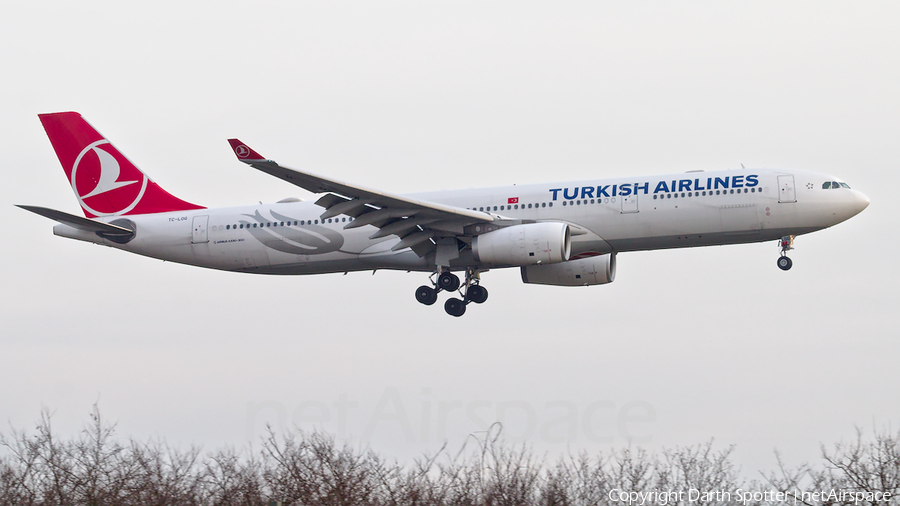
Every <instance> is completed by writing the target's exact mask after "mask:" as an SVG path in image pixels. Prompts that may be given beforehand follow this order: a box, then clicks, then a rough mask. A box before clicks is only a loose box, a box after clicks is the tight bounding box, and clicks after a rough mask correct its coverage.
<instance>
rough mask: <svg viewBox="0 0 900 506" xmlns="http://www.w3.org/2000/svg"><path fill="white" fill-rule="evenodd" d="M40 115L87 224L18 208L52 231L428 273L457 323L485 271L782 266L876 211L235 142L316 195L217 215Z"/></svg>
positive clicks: (833, 195)
mask: <svg viewBox="0 0 900 506" xmlns="http://www.w3.org/2000/svg"><path fill="white" fill-rule="evenodd" d="M38 117H39V118H40V121H41V123H42V125H43V127H44V130H45V131H46V133H47V136H48V137H49V139H50V143H51V144H52V145H53V149H54V150H55V151H56V155H57V157H58V158H59V161H60V164H61V165H62V167H63V170H64V171H65V173H66V177H68V179H69V183H70V185H71V187H72V190H73V191H74V193H75V197H76V198H77V199H78V203H79V205H80V206H81V209H82V212H83V214H84V217H82V216H77V215H73V214H69V213H65V212H62V211H57V210H54V209H48V208H44V207H37V206H26V205H20V206H19V207H21V208H23V209H26V210H28V211H31V212H34V213H37V214H39V215H41V216H44V217H47V218H50V219H52V220H55V221H57V222H58V224H56V225H55V226H54V227H53V233H54V234H55V235H58V236H61V237H67V238H71V239H77V240H81V241H86V242H91V243H95V244H101V245H104V246H109V247H113V248H117V249H121V250H124V251H129V252H132V253H137V254H139V255H144V256H148V257H152V258H157V259H161V260H166V261H170V262H179V263H183V264H188V265H195V266H200V267H206V268H211V269H220V270H225V271H233V272H246V273H257V274H284V275H300V274H323V273H338V272H344V273H347V272H350V271H364V270H365V271H368V270H373V271H374V270H378V269H394V270H405V271H417V272H424V273H430V276H429V283H428V284H425V285H422V286H420V287H419V288H417V289H416V291H415V297H416V300H418V302H420V303H422V304H424V305H429V306H430V305H433V304H434V303H435V302H437V300H438V294H439V293H440V292H448V293H455V294H456V295H458V296H459V298H457V297H450V298H448V299H447V300H446V302H445V304H444V309H445V311H446V312H447V313H448V314H450V315H452V316H456V317H459V316H462V315H463V314H464V313H465V312H466V307H467V306H468V305H469V304H471V303H476V304H481V303H483V302H485V301H486V300H487V298H488V291H487V289H486V288H485V287H484V286H482V284H481V274H482V273H484V272H486V271H488V270H490V269H501V268H511V267H512V268H519V269H520V271H521V276H522V281H523V282H525V283H533V284H544V285H556V286H589V285H602V284H606V283H611V282H612V281H613V280H614V279H615V275H616V255H617V254H618V253H621V252H629V251H641V250H656V249H667V248H689V247H697V246H714V245H725V244H740V243H754V242H762V241H778V246H779V248H780V250H781V253H780V255H779V257H778V259H777V262H778V267H779V268H781V269H782V270H785V271H786V270H788V269H790V268H791V266H792V264H793V262H792V261H791V259H790V258H789V257H788V256H787V252H788V251H790V250H792V249H793V245H794V238H795V237H796V236H798V235H802V234H808V233H810V232H815V231H817V230H822V229H825V228H828V227H831V226H833V225H836V224H838V223H840V222H842V221H844V220H847V219H849V218H851V217H853V216H855V215H856V214H858V213H860V212H861V211H862V210H863V209H865V208H866V207H867V206H868V205H869V199H868V197H866V196H865V195H864V194H862V193H861V192H859V191H857V190H854V189H851V188H850V186H849V185H848V184H847V183H845V182H844V181H843V180H841V179H840V178H837V177H834V176H830V175H826V174H820V173H817V172H811V171H805V170H780V169H763V168H758V169H747V168H743V167H742V168H741V169H734V170H722V171H713V172H705V171H702V170H699V171H688V172H686V173H680V174H668V175H660V176H646V177H625V178H612V179H598V180H583V181H572V182H558V183H549V184H528V185H512V186H501V187H494V188H476V189H464V190H447V191H437V192H429V193H417V194H408V195H398V194H393V193H389V192H385V191H381V190H377V189H372V188H366V187H364V186H360V185H356V184H351V183H345V182H341V181H338V180H336V179H332V178H329V177H325V176H320V175H316V174H313V173H310V172H307V171H302V170H296V169H291V168H288V167H285V166H283V165H280V164H278V163H276V162H274V161H272V160H270V159H267V158H266V157H264V156H262V155H260V154H259V153H258V152H257V151H255V150H253V149H252V148H250V147H249V146H247V145H246V144H245V143H243V142H241V141H240V140H238V139H229V140H228V142H229V144H230V145H231V148H232V150H233V152H234V154H235V156H236V157H237V159H238V160H240V161H241V162H243V163H245V164H247V165H250V166H251V167H253V168H255V169H257V170H260V171H262V172H265V173H267V174H270V175H272V176H275V177H277V178H279V179H282V180H284V181H286V182H288V183H291V184H293V185H296V186H299V187H300V188H303V189H304V190H307V191H309V192H311V193H314V194H321V196H320V197H319V198H318V199H317V200H315V201H314V202H310V201H302V200H300V199H297V198H288V199H285V200H281V201H279V202H276V203H272V204H259V205H249V206H242V207H227V208H216V209H208V208H206V207H203V206H200V205H196V204H192V203H190V202H187V201H184V200H181V199H179V198H178V197H175V196H174V195H172V194H170V193H168V192H167V191H165V190H164V189H163V188H162V187H161V186H159V185H158V184H157V183H156V182H155V181H153V180H152V179H150V177H149V176H147V175H146V174H145V173H144V172H142V171H141V170H139V169H138V168H137V166H135V165H134V164H133V163H132V162H131V161H130V160H128V158H126V157H125V156H124V155H123V154H122V153H121V152H120V151H119V150H118V149H116V148H115V147H114V146H113V145H112V144H111V143H110V142H109V141H108V140H107V139H106V138H105V137H103V136H102V135H101V134H100V133H99V132H97V130H95V129H94V128H93V127H92V126H91V125H90V124H89V123H88V122H87V121H86V120H84V119H83V118H82V116H81V115H80V114H79V113H77V112H60V113H51V114H39V115H38ZM455 272H460V273H464V279H463V280H462V281H460V278H459V276H457V275H456V274H455Z"/></svg>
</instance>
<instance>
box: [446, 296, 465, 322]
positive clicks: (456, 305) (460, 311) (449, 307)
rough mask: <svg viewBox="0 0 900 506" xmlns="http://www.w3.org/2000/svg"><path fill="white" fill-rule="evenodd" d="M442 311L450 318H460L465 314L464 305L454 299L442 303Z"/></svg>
mask: <svg viewBox="0 0 900 506" xmlns="http://www.w3.org/2000/svg"><path fill="white" fill-rule="evenodd" d="M444 311H446V312H447V314H448V315H450V316H456V317H459V316H462V315H464V314H466V303H465V302H463V301H461V300H459V299H457V298H456V297H452V298H449V299H447V302H445V303H444Z"/></svg>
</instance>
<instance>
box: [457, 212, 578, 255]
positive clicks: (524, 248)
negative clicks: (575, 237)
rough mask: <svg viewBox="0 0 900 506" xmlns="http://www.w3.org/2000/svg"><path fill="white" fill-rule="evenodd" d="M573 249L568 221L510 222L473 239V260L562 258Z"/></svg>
mask: <svg viewBox="0 0 900 506" xmlns="http://www.w3.org/2000/svg"><path fill="white" fill-rule="evenodd" d="M571 251H572V234H571V232H570V231H569V225H567V224H565V223H560V222H543V223H528V224H525V225H513V226H510V227H504V228H501V229H499V230H494V231H493V232H488V233H486V234H481V235H479V236H477V237H475V239H473V240H472V253H473V254H474V255H475V260H477V261H479V262H484V263H488V264H494V265H537V264H552V263H556V262H565V261H566V260H568V259H569V254H570V253H571Z"/></svg>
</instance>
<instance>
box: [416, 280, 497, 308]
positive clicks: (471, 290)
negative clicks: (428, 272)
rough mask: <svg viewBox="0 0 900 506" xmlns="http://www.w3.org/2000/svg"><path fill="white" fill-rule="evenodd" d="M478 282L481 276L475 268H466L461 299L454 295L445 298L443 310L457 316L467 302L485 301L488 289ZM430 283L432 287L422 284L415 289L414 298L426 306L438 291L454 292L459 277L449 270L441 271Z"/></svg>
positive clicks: (479, 302) (431, 301)
mask: <svg viewBox="0 0 900 506" xmlns="http://www.w3.org/2000/svg"><path fill="white" fill-rule="evenodd" d="M432 277H433V275H432ZM480 282H481V278H480V276H479V272H478V271H477V270H475V269H466V282H465V283H463V284H462V285H463V286H462V288H463V291H462V293H461V295H462V300H460V299H457V298H456V297H451V298H449V299H447V302H445V303H444V311H446V312H447V314H449V315H450V316H457V317H459V316H462V315H464V314H466V306H467V305H468V304H469V303H471V302H474V303H476V304H481V303H483V302H484V301H486V300H487V298H488V291H487V288H485V287H483V286H481V285H480V284H479V283H480ZM432 284H433V285H434V287H431V286H428V285H422V286H420V287H419V288H417V289H416V300H417V301H419V302H420V303H422V304H425V305H426V306H431V305H432V304H434V303H435V302H437V297H438V293H439V292H441V291H447V292H454V291H458V290H459V288H460V281H459V277H457V276H456V274H453V273H452V272H450V271H443V272H441V273H440V274H438V277H437V280H436V281H432Z"/></svg>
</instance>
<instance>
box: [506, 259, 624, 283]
mask: <svg viewBox="0 0 900 506" xmlns="http://www.w3.org/2000/svg"><path fill="white" fill-rule="evenodd" d="M615 279H616V254H615V253H609V254H606V255H598V256H595V257H590V258H581V259H578V260H569V261H568V262H562V263H558V264H551V265H529V266H525V267H522V281H523V282H525V283H534V284H539V285H556V286H589V285H605V284H606V283H612V282H613V281H614V280H615Z"/></svg>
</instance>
